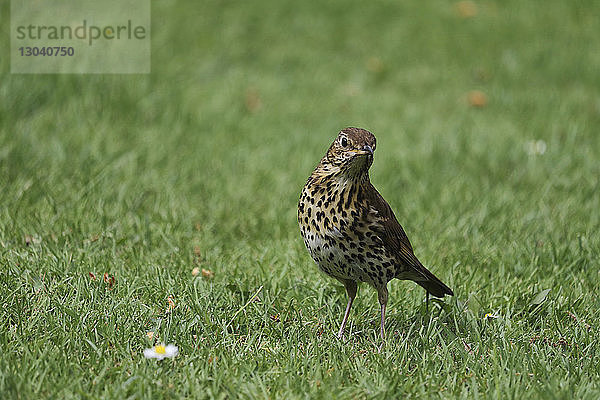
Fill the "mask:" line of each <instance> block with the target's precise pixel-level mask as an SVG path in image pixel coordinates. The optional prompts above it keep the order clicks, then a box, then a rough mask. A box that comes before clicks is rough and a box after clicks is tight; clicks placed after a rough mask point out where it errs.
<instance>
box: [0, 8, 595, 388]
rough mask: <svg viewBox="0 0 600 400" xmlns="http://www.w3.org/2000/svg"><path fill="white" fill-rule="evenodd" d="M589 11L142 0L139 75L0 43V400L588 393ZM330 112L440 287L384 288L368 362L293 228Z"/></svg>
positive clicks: (591, 332) (363, 328) (364, 343)
mask: <svg viewBox="0 0 600 400" xmlns="http://www.w3.org/2000/svg"><path fill="white" fill-rule="evenodd" d="M599 9H600V7H599V4H598V2H597V1H570V2H565V1H543V2H542V1H531V2H523V1H476V2H474V3H454V2H448V1H430V2H429V1H428V2H411V1H400V2H387V1H373V2H370V3H369V5H368V6H367V5H366V4H365V3H364V2H361V1H332V2H327V3H323V2H319V1H313V0H308V1H304V2H298V1H263V0H257V1H253V2H230V1H203V2H201V3H198V2H187V3H186V2H178V1H166V0H157V1H154V2H153V3H152V73H151V74H149V75H16V74H13V75H11V74H9V73H8V71H9V70H10V58H9V57H8V55H9V52H10V48H9V41H8V40H6V41H2V42H0V46H1V47H0V51H1V52H0V54H1V55H2V56H1V58H0V68H1V69H2V70H3V71H5V74H4V75H3V77H2V80H1V82H0V188H1V190H0V263H1V272H0V297H1V298H2V299H3V304H2V307H1V308H0V345H1V346H0V349H1V351H0V397H3V398H40V397H46V398H49V397H53V398H119V399H121V398H148V399H150V398H158V397H164V398H182V397H190V398H203V397H206V398H236V397H245V398H256V397H258V398H332V397H334V398H373V397H376V398H384V397H395V398H399V397H403V396H410V397H421V398H436V397H441V398H478V397H486V398H487V397H490V398H503V399H504V398H523V397H527V398H544V399H546V398H565V399H571V398H589V399H595V398H598V397H599V396H600V387H599V386H600V385H599V384H598V381H599V379H600V367H599V365H600V364H599V363H598V359H597V358H598V352H599V350H600V348H599V345H598V339H599V336H600V334H599V333H600V332H599V327H598V317H599V311H598V310H599V308H600V307H599V306H600V303H599V300H598V296H597V293H598V291H599V289H600V287H599V283H598V282H599V276H598V275H599V272H598V271H599V270H598V265H599V256H598V254H599V250H600V239H599V236H598V229H599V227H600V212H599V209H600V204H599V203H600V200H599V199H600V198H599V195H598V190H599V180H598V176H600V163H599V161H598V155H599V154H600V139H599V136H598V131H599V130H600V74H599V73H598V71H599V66H600V41H599V40H598V32H600V18H599V15H598V10H599ZM0 15H1V16H2V24H0V30H1V31H2V34H3V35H4V37H5V38H8V37H9V28H10V24H9V21H8V20H7V18H8V17H7V16H8V15H9V5H8V2H2V3H0ZM473 90H478V91H480V92H482V93H483V94H484V95H485V97H486V99H487V101H486V102H485V105H483V104H480V105H482V106H480V107H476V106H474V105H473V104H472V103H473V101H474V100H473V98H472V97H471V100H469V93H470V92H471V91H473ZM475 101H477V99H475ZM346 126H358V127H363V128H367V129H369V130H371V131H372V132H373V133H374V134H375V135H376V136H377V140H378V146H377V152H376V154H375V163H374V165H373V167H372V169H371V179H372V182H373V183H374V184H375V186H376V187H377V188H378V189H379V191H380V192H381V193H382V194H383V196H384V197H385V198H386V199H387V201H388V202H389V203H390V204H391V206H392V208H393V209H394V210H395V212H396V216H397V217H398V219H399V221H400V222H401V223H402V224H403V226H404V228H405V230H406V231H407V233H408V235H409V237H410V238H411V241H412V243H413V246H414V248H415V252H416V254H417V256H418V257H419V258H420V259H421V261H422V262H423V263H424V264H425V265H427V266H428V267H429V268H430V269H431V270H432V271H433V272H435V273H436V275H438V276H439V277H440V278H441V279H442V280H444V281H445V282H446V283H447V284H448V285H449V286H450V287H451V288H452V289H453V290H454V292H455V294H456V296H454V297H453V298H450V299H447V300H446V302H445V303H432V304H431V306H430V308H429V311H428V312H427V311H426V310H425V306H424V303H423V298H424V296H423V290H422V289H420V288H419V287H418V286H417V285H415V284H414V283H412V282H401V281H393V282H391V283H390V285H389V289H390V303H389V304H388V310H389V313H388V318H387V332H388V340H387V344H386V346H385V347H383V349H382V350H381V352H379V351H378V346H379V344H380V343H379V340H378V337H377V333H378V304H377V299H376V296H375V293H374V291H373V290H372V289H370V288H369V287H367V286H361V287H360V288H359V293H358V298H357V301H356V302H355V306H354V308H353V310H352V314H351V316H350V324H349V326H348V327H347V337H346V340H344V341H339V340H337V339H336V338H335V333H336V331H337V329H338V327H339V323H340V321H341V317H342V313H343V308H344V306H345V301H346V300H345V293H344V290H343V288H341V287H340V285H339V284H338V283H336V282H334V281H332V280H330V279H329V278H327V277H325V276H323V275H322V274H320V273H319V272H318V270H317V268H316V266H315V265H314V263H313V262H312V261H311V259H310V256H309V255H308V252H307V251H306V249H305V248H304V245H303V243H302V240H301V238H300V234H299V230H298V227H297V223H296V220H295V218H296V204H297V199H298V195H299V193H300V190H301V188H302V186H303V184H304V183H305V181H306V178H307V177H308V175H309V174H310V172H311V171H312V169H313V168H314V166H315V165H316V164H317V162H318V160H319V159H320V157H322V155H323V154H324V152H325V150H326V149H327V147H328V145H329V144H330V143H331V141H332V140H333V139H334V137H335V136H336V134H337V132H338V131H339V130H340V129H342V128H344V127H346ZM532 141H534V142H536V143H537V141H543V143H544V144H545V152H544V153H543V154H536V153H535V152H534V153H532V152H531V151H530V150H531V148H532V147H533V148H535V146H532V145H531V142H532ZM540 143H542V142H540ZM542 147H544V146H543V145H541V144H540V146H539V147H538V148H540V149H541V148H542ZM531 153H532V154H531ZM193 268H199V269H206V270H208V271H211V272H212V273H213V274H214V277H212V278H211V277H203V276H202V274H199V275H197V276H194V275H193V274H192V270H193ZM90 273H91V274H90ZM104 274H106V278H105V275H104ZM257 293H258V294H257ZM255 295H256V296H255ZM486 314H491V315H493V316H494V317H496V318H494V317H486V316H485V315H486ZM148 332H154V336H155V337H156V338H158V339H155V340H160V341H164V342H166V343H174V344H176V345H177V346H179V349H180V354H179V356H177V357H176V358H174V359H173V360H164V361H162V362H156V361H155V360H146V359H144V358H143V355H142V352H143V349H144V348H146V347H150V346H151V345H152V344H153V343H154V340H150V339H148V337H147V333H148Z"/></svg>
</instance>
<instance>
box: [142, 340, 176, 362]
mask: <svg viewBox="0 0 600 400" xmlns="http://www.w3.org/2000/svg"><path fill="white" fill-rule="evenodd" d="M178 352H179V350H178V349H177V346H174V345H172V344H168V345H166V346H165V345H164V344H159V345H158V346H154V347H152V348H150V349H145V350H144V357H146V358H157V359H159V360H162V359H163V358H173V357H175V356H176V355H177V353H178Z"/></svg>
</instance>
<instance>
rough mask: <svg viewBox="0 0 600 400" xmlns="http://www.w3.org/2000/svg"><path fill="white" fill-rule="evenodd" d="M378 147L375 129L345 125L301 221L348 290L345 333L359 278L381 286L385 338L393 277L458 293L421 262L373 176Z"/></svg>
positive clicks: (309, 190)
mask: <svg viewBox="0 0 600 400" xmlns="http://www.w3.org/2000/svg"><path fill="white" fill-rule="evenodd" d="M374 151H375V136H373V134H372V133H371V132H369V131H367V130H365V129H360V128H346V129H344V130H342V131H341V132H340V133H339V134H338V137H337V138H336V139H335V140H334V142H333V143H332V144H331V146H329V149H328V150H327V154H325V156H324V157H323V158H322V159H321V162H320V163H319V165H317V167H316V168H315V170H314V171H313V173H312V174H311V176H310V177H309V178H308V181H307V182H306V185H304V188H303V189H302V193H301V195H300V201H299V203H298V222H299V224H300V230H301V232H302V237H303V238H304V243H305V244H306V247H307V248H308V251H309V252H310V255H311V256H312V258H313V259H314V260H315V262H316V263H317V265H318V266H319V268H320V269H321V270H322V271H323V272H325V273H326V274H327V275H329V276H331V277H333V278H335V279H337V280H338V281H340V282H341V283H342V284H344V286H345V287H346V292H347V293H348V305H347V306H346V312H345V313H344V319H343V320H342V325H341V327H340V331H339V333H338V336H340V337H341V336H342V335H343V333H344V327H345V326H346V322H347V321H348V315H349V314H350V308H351V307H352V302H353V300H354V298H355V296H356V289H357V283H358V282H367V283H368V284H369V285H371V286H373V287H374V288H375V289H376V290H377V294H378V298H379V303H380V305H381V328H380V334H381V337H382V339H385V308H386V305H387V301H388V290H387V283H388V282H389V281H390V280H392V279H394V278H397V279H410V280H412V281H415V282H416V283H417V284H419V285H421V286H422V287H423V288H425V290H426V291H427V293H428V294H431V295H433V296H435V297H444V296H445V295H447V294H448V295H453V294H454V293H453V292H452V290H451V289H450V288H449V287H448V286H446V285H445V284H444V283H442V281H440V280H439V279H438V278H437V277H435V275H433V274H432V273H431V272H429V271H428V270H427V268H425V267H424V266H423V265H422V264H421V263H420V262H419V260H418V259H417V257H416V256H415V255H414V253H413V249H412V246H411V244H410V242H409V240H408V237H407V236H406V233H404V229H402V226H401V225H400V224H399V223H398V221H397V220H396V217H395V216H394V213H393V211H392V209H391V207H390V206H389V204H388V203H387V202H386V201H385V200H384V199H383V197H382V196H381V195H380V194H379V192H377V190H376V189H375V188H374V187H373V185H372V184H371V182H370V181H369V167H370V166H371V164H372V163H373V152H374Z"/></svg>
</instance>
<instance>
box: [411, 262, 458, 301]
mask: <svg viewBox="0 0 600 400" xmlns="http://www.w3.org/2000/svg"><path fill="white" fill-rule="evenodd" d="M419 272H420V275H421V276H420V277H419V278H420V279H415V282H416V283H418V284H419V285H421V286H422V287H423V288H424V289H425V290H427V292H429V294H431V295H432V296H435V297H444V296H445V295H447V294H448V295H450V296H454V292H453V291H452V289H450V288H449V287H448V286H446V284H444V282H442V281H440V280H439V279H438V277H437V276H435V275H434V274H432V273H431V272H430V271H429V270H428V269H427V268H425V267H424V266H422V265H421V268H420V271H419ZM423 278H424V279H423Z"/></svg>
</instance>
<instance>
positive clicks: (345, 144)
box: [341, 137, 348, 147]
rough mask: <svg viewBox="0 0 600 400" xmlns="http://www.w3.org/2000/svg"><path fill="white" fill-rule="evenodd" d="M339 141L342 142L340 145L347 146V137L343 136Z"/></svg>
mask: <svg viewBox="0 0 600 400" xmlns="http://www.w3.org/2000/svg"><path fill="white" fill-rule="evenodd" d="M341 143H342V147H346V146H348V139H346V138H345V137H343V138H342V142H341Z"/></svg>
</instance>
